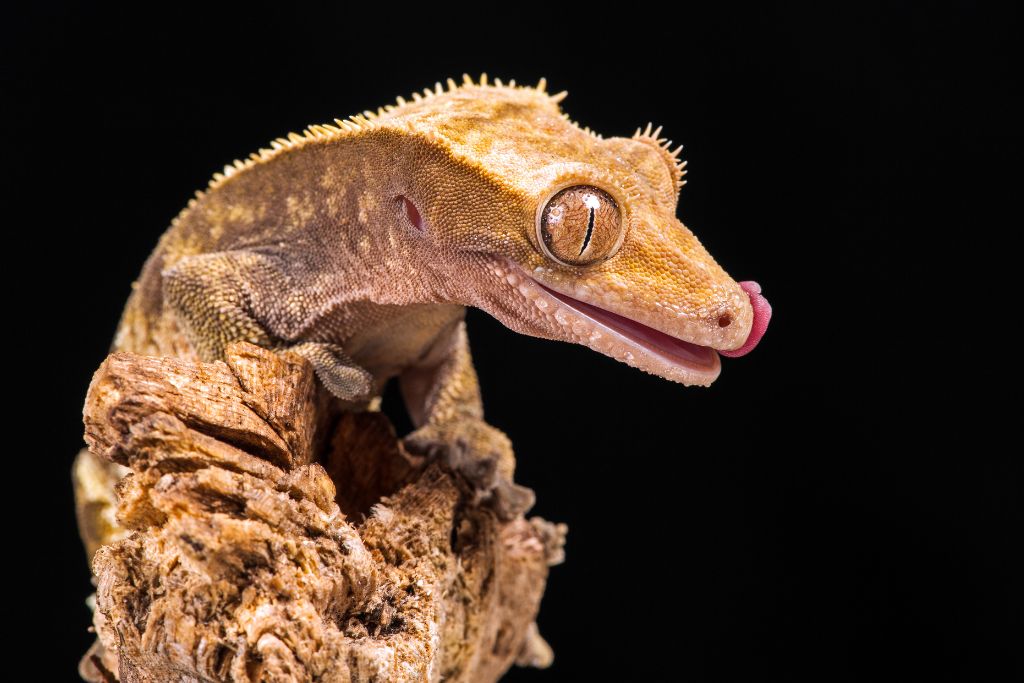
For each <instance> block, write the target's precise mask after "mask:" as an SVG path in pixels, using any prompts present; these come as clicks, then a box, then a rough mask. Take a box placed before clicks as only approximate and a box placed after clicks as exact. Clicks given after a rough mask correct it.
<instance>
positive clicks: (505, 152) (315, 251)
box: [113, 76, 767, 515]
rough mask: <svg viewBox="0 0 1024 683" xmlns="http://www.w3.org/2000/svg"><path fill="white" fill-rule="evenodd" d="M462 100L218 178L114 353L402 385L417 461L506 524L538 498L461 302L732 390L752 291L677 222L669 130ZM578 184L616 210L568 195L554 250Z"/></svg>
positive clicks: (335, 384)
mask: <svg viewBox="0 0 1024 683" xmlns="http://www.w3.org/2000/svg"><path fill="white" fill-rule="evenodd" d="M448 85H449V87H448V89H447V90H445V89H444V88H442V87H441V86H440V85H438V86H437V88H436V90H435V91H429V90H428V91H425V93H424V95H423V96H420V95H414V97H413V100H412V101H410V102H406V101H405V100H402V99H399V102H398V105H397V106H388V107H384V108H382V109H380V110H378V112H377V113H376V114H373V113H370V112H366V113H365V115H364V116H357V117H353V118H352V119H349V120H347V121H337V125H325V126H312V127H311V128H310V129H307V131H305V133H304V134H303V135H297V134H291V135H290V136H289V137H288V138H287V139H279V140H276V141H275V142H274V143H272V147H273V148H272V149H266V150H260V152H259V153H257V154H254V155H252V157H251V158H250V159H249V160H248V161H245V162H235V164H234V165H233V166H229V167H228V168H226V169H225V174H223V175H221V174H218V175H216V176H215V178H214V180H213V181H212V182H211V184H210V187H209V188H208V189H207V190H206V191H205V192H202V193H198V195H197V197H196V198H195V199H193V200H192V201H191V202H190V203H189V206H188V207H187V208H186V209H185V210H184V211H183V212H182V213H181V214H180V215H179V216H178V217H177V218H176V219H175V220H174V222H173V223H172V225H171V227H170V228H169V229H168V231H167V232H166V233H165V234H164V235H163V237H162V238H161V240H160V242H159V245H158V246H157V248H156V250H155V251H154V253H153V254H152V256H151V257H150V258H149V260H148V261H147V263H146V265H145V267H144V269H143V271H142V275H141V277H140V278H139V280H138V281H137V282H136V283H135V287H134V291H133V293H132V295H131V297H130V299H129V301H128V303H127V306H126V308H125V311H124V315H123V318H122V320H121V323H120V326H119V329H118V332H117V335H116V338H115V342H114V345H113V348H114V350H124V351H133V352H136V353H143V354H157V355H173V356H183V357H194V358H199V359H203V360H212V359H216V358H218V357H219V356H220V355H221V354H222V352H223V349H224V346H225V344H227V343H228V342H231V341H234V340H239V339H245V340H248V341H251V342H254V343H257V344H261V345H264V346H268V347H271V348H282V349H283V348H290V349H292V350H295V351H297V352H299V353H301V354H303V355H304V356H305V357H306V358H308V359H309V360H310V361H311V362H312V363H313V366H314V367H315V369H316V371H317V375H318V376H319V377H320V379H321V380H322V381H323V382H324V384H325V386H327V388H328V389H329V390H330V391H331V392H332V393H333V394H335V395H336V396H338V397H339V399H342V400H344V401H347V402H349V403H353V404H363V405H366V404H369V403H370V402H371V401H372V400H373V399H374V398H375V397H377V396H379V395H380V393H381V391H382V388H383V386H384V384H385V383H386V382H387V381H388V380H389V379H391V378H393V377H398V378H399V380H400V383H401V388H402V392H403V396H404V398H405V400H406V403H407V406H408V409H409V412H410V415H411V416H412V419H413V421H414V423H415V425H416V426H417V429H416V431H414V432H413V433H412V434H411V435H410V436H409V437H407V440H406V443H407V444H408V445H409V447H410V448H412V449H414V450H418V451H421V452H438V453H440V454H442V455H444V456H445V457H447V458H448V459H449V461H450V463H451V464H452V465H453V466H455V467H456V468H458V469H460V470H461V471H462V472H463V473H465V474H466V475H467V477H468V478H469V479H470V481H471V482H472V483H474V484H475V485H476V486H477V487H478V489H479V490H480V491H481V497H482V498H490V499H494V500H496V501H497V503H498V509H499V511H500V512H501V513H502V514H506V515H511V514H516V513H517V512H518V511H520V510H521V509H522V508H523V507H525V506H527V505H528V504H529V499H528V496H527V495H526V494H525V493H524V492H523V491H522V490H520V489H518V488H517V487H515V486H513V485H512V484H511V476H512V462H513V458H512V452H511V447H510V445H509V442H508V439H507V438H506V437H505V436H504V435H503V434H502V433H501V432H499V431H497V430H496V429H494V428H493V427H490V426H489V425H487V424H486V423H485V422H484V421H483V409H482V405H481V400H480V393H479V389H478V385H477V380H476V375H475V373H474V371H473V366H472V362H471V358H470V354H469V347H468V344H467V341H466V333H465V324H464V322H463V315H464V307H465V306H477V307H479V308H481V309H483V310H485V311H487V312H488V313H490V314H491V315H493V316H494V317H495V318H497V319H498V320H500V321H501V322H502V323H504V324H505V325H506V326H508V327H509V328H511V329H513V330H516V331H517V332H521V333H523V334H528V335H533V336H537V337H545V338H549V339H559V340H562V341H567V342H575V343H579V344H584V345H586V346H589V347H591V348H593V349H595V350H597V351H600V352H602V353H605V354H607V355H609V356H612V357H614V358H617V359H619V360H621V361H623V362H626V363H629V364H630V365H633V366H635V367H638V368H640V369H642V370H645V371H648V372H653V373H655V374H658V375H660V376H662V377H665V378H667V379H670V380H673V381H677V382H681V383H683V384H697V385H707V384H710V383H711V382H712V381H714V379H715V378H716V377H717V375H718V372H719V360H718V355H717V354H716V353H714V352H713V351H711V349H718V350H723V351H726V350H735V349H739V348H740V347H749V346H751V345H752V344H753V343H756V341H757V339H756V338H754V337H755V336H756V337H759V336H760V332H763V324H762V325H761V326H760V331H759V332H756V333H755V334H754V335H752V334H751V330H752V326H753V325H754V322H755V311H754V307H753V306H752V303H754V299H753V298H752V297H753V296H754V294H753V293H751V294H750V295H749V296H748V291H749V290H750V288H749V287H745V286H741V285H739V284H737V283H736V282H734V281H733V280H732V279H731V278H730V277H729V276H728V275H727V274H726V272H725V271H724V270H723V269H722V268H721V267H719V266H718V264H717V263H715V261H714V260H713V259H712V258H711V256H710V255H709V254H708V253H707V252H706V251H705V250H704V248H703V247H702V246H701V244H700V243H699V242H698V241H697V239H696V237H694V236H693V234H692V233H691V232H690V231H689V230H688V229H687V228H686V227H685V226H684V225H683V224H682V223H680V222H679V221H678V220H677V219H676V217H675V210H676V203H677V200H678V193H679V189H680V188H681V187H682V184H683V180H682V175H683V164H681V163H680V162H679V161H678V159H677V153H678V150H677V151H676V153H672V152H670V151H668V144H667V143H665V141H663V140H660V139H658V132H657V131H655V132H654V133H652V132H651V130H650V126H648V128H647V130H646V131H645V132H640V131H639V130H638V131H637V133H636V134H635V135H634V136H633V137H632V138H607V139H605V138H602V137H600V136H598V135H596V134H594V133H592V132H590V131H589V130H587V129H582V128H580V127H578V126H577V125H576V124H574V123H573V122H572V121H570V120H569V119H568V118H567V117H566V116H565V115H564V114H562V113H561V111H560V109H559V104H558V103H559V102H560V100H561V99H562V97H564V93H563V94H559V95H554V96H551V95H548V94H547V93H546V92H545V91H544V84H543V81H542V82H541V84H540V85H539V86H538V87H537V88H517V87H514V83H513V84H510V85H509V86H504V85H502V84H501V83H500V82H496V83H495V84H494V85H489V84H487V82H486V76H484V77H483V78H482V79H481V82H480V83H479V84H477V83H474V82H472V81H471V80H470V79H468V78H466V79H465V84H464V85H461V86H456V85H455V83H453V82H452V81H449V83H448ZM659 130H660V129H659ZM573 186H586V187H585V188H584V189H586V188H593V187H596V188H599V189H600V190H601V191H602V192H603V193H606V194H602V193H597V194H596V195H595V196H600V197H602V198H603V199H602V200H601V201H602V202H603V203H601V204H591V202H594V201H596V200H595V199H593V197H592V196H590V195H586V194H585V193H584V194H579V195H577V196H575V197H570V198H569V199H568V200H566V202H565V204H564V206H563V207H562V208H560V209H559V211H562V213H561V214H558V216H568V218H565V219H564V220H565V221H566V223H565V225H567V226H568V225H570V223H571V221H576V222H575V223H572V225H575V226H576V227H577V232H575V233H574V232H572V231H571V230H570V229H569V228H564V230H566V231H567V232H560V233H558V232H557V228H558V226H557V225H555V224H554V223H552V225H554V226H555V228H553V229H556V233H557V234H556V235H555V236H556V237H557V239H558V240H561V241H560V242H558V243H557V244H555V243H552V244H548V243H546V242H545V239H546V238H545V237H542V233H541V230H539V229H538V221H539V220H541V212H542V211H543V210H544V208H545V206H547V204H548V200H549V199H551V198H552V196H553V195H555V194H556V193H557V192H558V191H559V190H562V189H563V188H566V187H573ZM608 197H610V198H611V200H610V201H609V200H608V199H607V198H608ZM570 200H571V201H570ZM556 204H558V201H556V200H553V204H552V206H555V205H556ZM591 206H595V207H598V208H599V210H598V211H597V213H594V211H593V210H592V209H591V208H590V207H591ZM588 211H589V212H590V214H589V216H588ZM595 216H596V218H595ZM588 219H589V224H588V222H587V221H588ZM544 220H547V219H546V218H545V219H544ZM551 220H556V219H551ZM559 220H560V218H559ZM584 233H585V234H584ZM580 240H582V241H580ZM577 244H579V245H580V249H579V254H578V255H577V254H576V251H577V249H576V245H577ZM588 248H589V249H590V250H591V252H594V251H595V250H596V251H600V252H601V253H597V254H593V255H592V254H591V252H587V251H586V250H587V249H588ZM552 249H562V250H566V253H567V254H568V256H566V258H575V257H577V256H578V257H579V259H581V260H586V259H588V258H591V257H592V256H596V257H597V258H593V260H592V261H591V262H589V263H583V264H582V265H579V264H577V265H573V264H569V263H567V262H560V261H559V260H557V259H556V258H554V257H553V256H552V254H553V253H554V252H553V251H552ZM569 252H571V253H569ZM758 296H759V295H758ZM761 301H763V299H761ZM580 302H583V303H580ZM764 305H765V306H767V304H766V303H765V304H764ZM605 312H611V313H612V314H617V315H618V316H621V317H616V316H615V315H610V314H608V313H605ZM762 318H763V316H762ZM624 319H629V320H631V321H635V323H640V324H641V325H642V326H646V327H641V326H640V325H636V324H635V323H630V322H628V321H626V320H624ZM762 322H765V323H766V319H764V318H763V320H762ZM649 328H653V329H649ZM637 330H640V332H637ZM654 330H658V331H660V333H661V334H659V333H657V332H654ZM748 337H750V343H747V344H745V342H747V341H748ZM645 340H646V341H645ZM678 340H684V341H685V342H689V344H686V343H683V342H681V341H678ZM746 350H749V349H746ZM453 443H457V444H459V447H458V448H452V447H451V444H453Z"/></svg>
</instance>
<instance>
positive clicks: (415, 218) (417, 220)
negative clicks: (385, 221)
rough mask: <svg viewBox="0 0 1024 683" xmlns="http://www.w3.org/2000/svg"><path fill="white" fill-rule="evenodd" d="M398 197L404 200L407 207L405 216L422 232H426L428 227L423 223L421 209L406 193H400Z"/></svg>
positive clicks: (403, 202)
mask: <svg viewBox="0 0 1024 683" xmlns="http://www.w3.org/2000/svg"><path fill="white" fill-rule="evenodd" d="M398 199H399V200H400V201H401V202H402V205H403V207H404V208H405V217H406V218H408V219H409V222H410V223H412V227H414V228H416V229H417V230H418V231H420V232H426V227H425V225H424V223H423V216H421V215H420V211H419V209H417V208H416V205H415V204H413V203H412V200H411V199H409V198H408V197H406V196H404V195H399V197H398Z"/></svg>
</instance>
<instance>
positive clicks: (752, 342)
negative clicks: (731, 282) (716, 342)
mask: <svg viewBox="0 0 1024 683" xmlns="http://www.w3.org/2000/svg"><path fill="white" fill-rule="evenodd" d="M739 285H740V287H741V288H742V289H743V291H744V292H746V293H747V296H748V297H750V306H751V307H752V308H753V309H754V320H753V322H752V323H751V324H750V333H749V334H748V335H747V340H746V341H745V342H743V346H741V347H739V348H738V349H733V350H732V351H719V353H720V354H721V355H723V356H726V357H727V358H739V357H740V356H745V355H747V354H748V353H750V352H751V351H753V350H754V347H755V346H757V345H758V343H759V342H760V341H761V337H763V336H764V333H765V331H766V330H767V329H768V322H769V321H770V320H771V319H772V306H771V304H769V303H768V299H766V298H764V295H763V294H761V285H759V284H757V283H756V282H754V281H753V280H746V281H745V282H741V283H739ZM723 318H725V319H726V322H725V324H724V325H723V324H722V320H723ZM730 324H732V317H731V316H730V315H729V314H728V313H724V314H722V315H721V316H719V318H718V325H719V327H727V326H729V325H730Z"/></svg>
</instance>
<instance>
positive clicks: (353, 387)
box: [163, 250, 374, 403]
mask: <svg viewBox="0 0 1024 683" xmlns="http://www.w3.org/2000/svg"><path fill="white" fill-rule="evenodd" d="M288 291H290V289H289V282H288V279H287V277H286V276H285V275H284V274H283V273H282V272H281V270H280V269H279V268H278V267H277V265H276V264H275V262H274V260H273V258H272V257H269V256H267V255H265V254H260V253H256V252H252V251H245V250H240V251H226V252H216V253H210V254H201V255H197V256H189V257H186V258H183V259H182V260H181V261H179V262H178V263H177V264H175V265H174V266H173V267H171V268H168V269H167V270H165V271H164V273H163V293H164V298H165V300H166V302H167V304H168V306H169V307H170V308H171V310H173V311H174V313H175V315H176V316H177V318H178V320H179V321H180V322H181V324H182V326H183V328H184V330H185V333H186V336H187V337H188V338H189V341H190V342H191V343H192V345H193V346H194V347H195V349H196V351H197V352H198V353H199V355H200V357H201V358H202V359H203V360H216V359H219V358H222V357H223V355H224V348H225V347H226V346H227V344H229V343H230V342H233V341H248V342H252V343H253V344H258V345H260V346H263V347H265V348H269V349H273V350H275V351H283V350H288V351H292V352H294V353H297V354H299V355H300V356H302V357H303V358H305V359H306V360H308V361H309V362H310V364H311V365H312V366H313V370H314V371H315V372H316V375H317V377H318V378H319V379H320V381H321V382H322V383H323V385H324V386H325V387H326V388H327V390H328V391H330V392H331V394H333V395H334V396H336V397H337V398H339V399H341V400H343V401H348V402H352V403H362V402H366V401H368V400H370V399H371V398H372V395H373V392H374V380H373V375H371V374H370V373H369V372H368V371H367V370H365V369H364V368H362V367H360V366H359V365H357V364H356V363H355V362H354V361H353V360H352V359H351V358H349V357H348V356H347V355H346V354H345V352H344V350H343V349H342V348H341V347H340V346H338V345H336V344H329V343H325V342H312V341H294V342H286V341H283V340H280V339H277V338H276V337H275V336H274V335H273V334H271V333H270V332H269V331H268V329H267V325H266V324H265V323H264V322H263V320H265V319H266V318H268V317H271V316H272V315H273V312H271V311H270V310H264V309H265V308H267V306H265V304H264V301H265V299H266V298H267V297H265V296H261V293H262V292H279V293H280V292H288ZM299 314H301V312H300V313H299ZM278 315H280V314H279V313H278Z"/></svg>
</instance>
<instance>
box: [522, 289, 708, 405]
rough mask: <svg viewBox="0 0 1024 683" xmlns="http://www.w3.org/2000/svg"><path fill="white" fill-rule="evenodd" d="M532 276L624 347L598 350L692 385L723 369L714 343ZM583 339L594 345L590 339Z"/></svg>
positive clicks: (702, 381) (642, 368)
mask: <svg viewBox="0 0 1024 683" xmlns="http://www.w3.org/2000/svg"><path fill="white" fill-rule="evenodd" d="M528 279H529V281H530V282H531V283H533V284H535V285H537V287H539V288H540V289H541V290H543V291H544V292H545V293H546V294H548V295H549V296H550V297H551V298H553V299H554V300H555V301H557V302H558V303H560V304H562V305H563V306H564V307H565V308H567V309H569V311H571V312H572V313H573V314H575V315H577V316H579V317H582V318H584V319H586V320H587V321H589V323H590V324H596V326H598V327H599V328H600V329H601V330H602V331H603V332H604V333H605V334H606V336H610V337H612V338H613V339H615V340H616V341H617V342H618V345H619V347H620V349H619V352H618V353H613V352H609V351H607V350H605V349H600V348H595V347H593V346H591V348H595V350H598V351H601V352H602V353H605V354H606V355H609V356H612V357H613V358H616V359H618V360H622V361H624V362H626V363H627V364H629V365H632V366H634V367H637V368H639V369H641V370H644V371H646V372H650V373H653V374H656V375H659V376H661V377H664V378H666V379H671V380H673V381H676V382H681V383H683V384H688V385H704V386H707V385H709V384H711V383H712V382H713V381H714V380H715V379H716V378H717V377H718V374H719V372H720V371H721V362H720V361H719V358H718V354H717V353H716V352H715V350H714V349H712V348H710V347H707V346H701V345H699V344H694V343H692V342H688V341H686V340H683V339H679V338H678V337H673V336H672V335H670V334H666V333H664V332H662V331H660V330H656V329H654V328H652V327H649V326H647V325H644V324H643V323H640V322H637V321H636V320H632V319H631V318H627V317H625V316H623V315H620V314H618V313H613V312H611V311H608V310H605V309H603V308H601V307H599V306H595V305H594V304H591V303H587V302H586V301H581V300H579V299H576V298H574V297H571V296H569V295H567V294H562V293H561V292H558V291H555V290H554V289H551V288H550V287H548V286H546V285H544V284H542V283H540V282H538V281H537V280H534V279H533V278H532V277H528ZM609 333H610V334H609ZM581 343H584V344H586V345H588V346H590V344H587V343H586V342H581Z"/></svg>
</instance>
